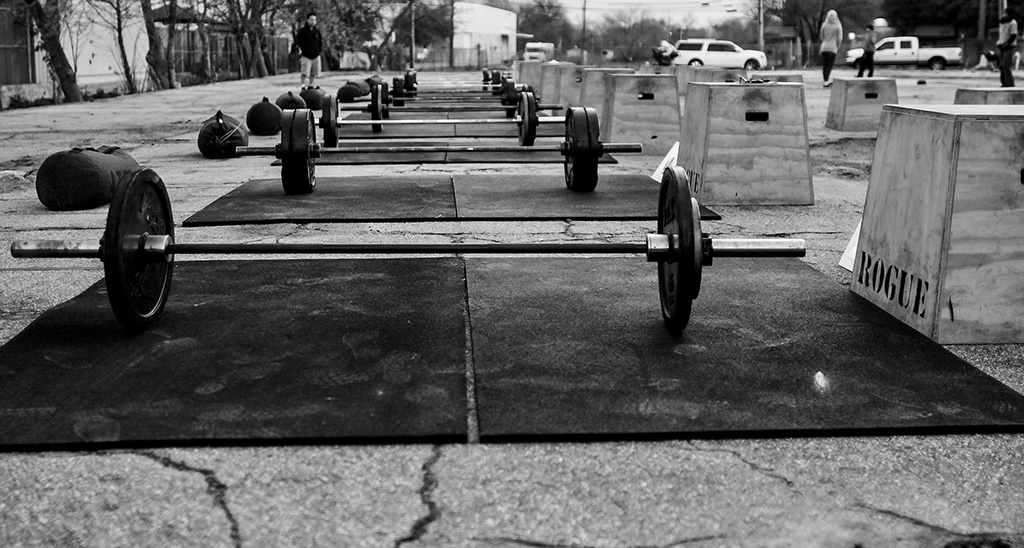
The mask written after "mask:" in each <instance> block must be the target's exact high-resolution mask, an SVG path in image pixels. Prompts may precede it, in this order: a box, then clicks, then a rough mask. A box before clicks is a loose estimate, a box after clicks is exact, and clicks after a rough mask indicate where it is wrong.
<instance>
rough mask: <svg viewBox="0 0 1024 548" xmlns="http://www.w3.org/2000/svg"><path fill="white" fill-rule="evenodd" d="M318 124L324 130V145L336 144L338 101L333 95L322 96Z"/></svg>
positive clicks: (334, 145) (333, 145) (331, 145)
mask: <svg viewBox="0 0 1024 548" xmlns="http://www.w3.org/2000/svg"><path fill="white" fill-rule="evenodd" d="M320 125H321V126H322V128H323V130H324V131H323V136H324V139H323V140H324V146H328V147H336V146H338V101H336V100H335V99H334V97H324V102H323V107H322V109H321V112H320Z"/></svg>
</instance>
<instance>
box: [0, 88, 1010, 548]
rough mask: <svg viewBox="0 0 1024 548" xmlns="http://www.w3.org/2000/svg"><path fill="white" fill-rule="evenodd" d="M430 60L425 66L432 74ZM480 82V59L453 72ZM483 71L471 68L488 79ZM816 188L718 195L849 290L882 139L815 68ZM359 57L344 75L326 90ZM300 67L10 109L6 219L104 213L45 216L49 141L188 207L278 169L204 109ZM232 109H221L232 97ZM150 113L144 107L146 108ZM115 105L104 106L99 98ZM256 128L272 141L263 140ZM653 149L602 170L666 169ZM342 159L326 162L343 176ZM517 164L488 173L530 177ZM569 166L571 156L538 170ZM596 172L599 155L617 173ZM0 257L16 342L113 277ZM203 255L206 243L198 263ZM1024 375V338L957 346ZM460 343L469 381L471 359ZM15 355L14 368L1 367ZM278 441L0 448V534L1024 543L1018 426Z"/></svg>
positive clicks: (277, 234) (578, 225)
mask: <svg viewBox="0 0 1024 548" xmlns="http://www.w3.org/2000/svg"><path fill="white" fill-rule="evenodd" d="M429 75H430V74H429V73H424V74H423V77H426V76H429ZM454 76H456V77H458V76H465V77H471V75H469V74H464V75H458V74H456V75H454ZM472 76H475V73H473V74H472ZM804 76H805V79H806V81H807V82H808V83H807V101H808V105H807V106H808V114H809V132H810V138H811V142H812V147H811V154H812V162H814V164H815V166H816V168H815V175H814V183H815V195H816V204H815V205H814V206H810V207H803V206H801V207H777V208H757V207H721V208H715V209H716V211H719V212H720V213H722V215H723V217H724V218H725V221H723V222H708V223H705V225H704V228H705V230H707V231H712V232H713V233H715V234H721V235H737V234H752V235H766V236H767V235H773V236H778V235H791V234H792V235H798V236H801V237H804V238H806V239H807V241H808V247H809V251H808V256H807V257H806V258H805V259H804V260H805V261H806V262H807V263H809V264H811V265H812V266H814V267H815V268H817V269H818V270H820V271H821V272H823V273H825V274H826V275H828V276H831V277H833V278H835V280H836V281H837V283H847V284H848V283H849V273H848V272H846V271H844V270H842V269H841V268H839V267H837V266H836V262H837V261H838V259H839V256H840V255H841V254H842V251H843V249H844V248H845V246H846V243H847V241H848V240H849V237H850V234H851V232H852V230H853V227H854V226H855V225H856V222H857V220H858V219H859V216H860V214H861V213H862V204H863V199H864V192H865V189H866V181H867V173H868V172H869V170H870V158H868V161H867V162H866V163H865V160H864V158H865V154H866V153H867V152H866V151H868V150H869V149H870V148H871V147H872V146H873V143H872V140H871V135H861V134H855V135H852V136H851V135H848V134H843V133H839V132H833V131H830V130H826V129H825V128H824V119H825V110H826V106H827V102H828V90H823V89H821V82H820V78H821V76H820V73H816V72H814V71H806V72H805V73H804ZM353 77H354V76H353V75H349V74H328V75H326V78H325V79H324V86H325V87H326V88H330V87H331V86H336V85H340V83H341V82H343V81H344V80H347V79H351V78H353ZM898 78H899V80H898V83H899V86H900V91H901V93H903V92H904V91H905V90H908V89H909V90H910V91H911V92H912V93H913V94H914V97H913V98H914V100H915V101H918V102H925V103H927V102H932V103H937V102H943V101H945V102H949V101H950V100H951V98H952V96H953V93H954V91H955V89H956V88H957V87H960V86H963V85H972V86H991V85H994V80H993V78H992V76H991V75H988V74H982V75H979V74H969V75H968V74H967V73H961V72H960V71H947V72H946V73H942V74H936V73H929V74H928V82H929V83H928V85H927V86H918V85H916V80H917V79H918V78H919V75H918V74H916V73H913V72H908V73H907V74H904V75H902V76H898ZM254 86H259V87H260V88H262V89H265V91H264V92H262V93H261V94H259V95H260V96H262V95H263V94H266V95H268V96H276V94H279V93H281V92H283V91H285V90H287V89H289V88H292V87H294V82H293V75H284V76H276V77H272V78H268V79H265V80H262V81H247V82H225V83H219V84H214V85H211V86H200V87H198V88H183V89H179V90H173V91H167V92H161V93H159V94H146V95H140V96H134V97H122V98H118V99H111V100H105V101H99V102H96V103H88V104H82V105H64V106H60V107H46V108H38V109H29V110H18V111H5V112H0V141H2V142H3V143H4V148H3V149H2V150H0V171H5V170H6V171H10V172H14V173H15V174H16V175H17V177H14V176H11V177H10V178H9V179H7V178H3V179H0V180H2V181H11V182H9V183H8V182H4V183H0V184H2V185H3V186H2V187H0V236H2V239H3V240H5V241H8V240H11V239H13V238H15V237H26V238H35V237H40V238H65V237H66V238H75V239H80V238H83V237H87V236H88V235H90V234H94V233H96V230H97V228H96V227H99V226H102V224H103V222H104V219H105V215H106V209H105V208H98V209H97V210H90V211H85V212H68V213H60V214H58V213H52V212H48V211H46V210H44V209H42V207H41V206H40V205H39V204H38V201H37V200H36V198H35V195H34V189H33V188H32V185H31V177H32V174H33V173H34V171H35V169H36V168H37V167H38V165H39V163H40V162H41V161H42V160H43V159H44V158H45V157H46V156H47V155H48V154H49V153H50V152H52V151H55V150H61V149H65V148H67V147H68V146H72V145H94V146H95V145H100V144H119V145H121V146H123V147H124V148H126V149H128V150H129V151H130V152H131V153H132V155H133V156H134V157H135V158H136V159H137V160H139V162H140V163H142V164H144V165H147V166H149V167H152V168H154V169H156V170H157V171H158V172H159V173H160V174H161V175H162V177H163V178H164V180H165V182H167V184H168V187H169V192H170V194H171V196H172V199H173V200H174V206H175V215H176V217H177V220H178V221H179V223H180V221H181V220H182V219H184V218H186V217H187V216H189V215H191V214H192V213H194V212H196V211H198V210H199V209H202V208H203V207H205V206H206V205H207V204H209V203H210V202H212V201H213V200H214V199H216V198H217V197H219V196H221V195H223V194H224V193H226V192H228V191H229V190H231V189H233V188H234V187H235V186H236V185H237V184H238V183H239V182H241V181H243V180H246V179H249V178H254V177H267V167H266V165H265V164H266V163H267V162H262V161H253V162H248V163H241V162H232V161H204V160H201V159H199V158H198V157H197V156H196V155H195V131H196V129H197V127H198V123H199V122H201V121H202V120H204V119H206V118H207V117H209V116H210V114H211V113H212V112H214V111H215V110H217V109H218V108H224V109H225V112H227V113H229V114H232V115H235V116H238V115H239V114H242V113H244V111H245V109H246V108H247V107H248V104H249V102H250V101H252V100H256V99H258V97H255V96H254V94H253V93H252V91H251V90H252V88H253V87H254ZM223 103H227V104H223ZM140 112H142V113H145V114H146V117H141V116H140ZM101 114H102V115H101ZM253 143H254V144H259V142H257V140H255V139H254V141H253ZM658 160H660V158H642V159H632V158H622V163H621V164H620V165H618V166H609V167H608V169H613V170H624V171H640V172H644V173H646V172H649V170H651V169H653V166H654V165H656V164H657V162H658ZM472 168H473V166H452V165H442V166H426V167H421V166H410V165H401V166H349V167H344V168H335V171H333V172H329V173H330V174H333V175H340V174H344V175H352V176H358V175H361V174H372V175H379V174H381V173H412V172H416V171H427V170H429V171H431V172H449V173H466V172H467V171H469V170H471V169H472ZM327 169H328V168H324V170H325V171H327ZM520 169H522V168H521V166H515V165H501V166H497V167H494V168H493V169H488V172H495V173H515V172H516V171H517V170H520ZM530 169H531V170H537V171H542V170H545V172H550V173H560V172H561V167H560V166H531V167H530ZM602 169H605V168H604V167H603V168H602ZM649 225H650V223H646V222H592V221H589V222H588V221H576V222H561V221H557V222H541V221H531V222H524V223H483V222H472V223H457V222H442V221H438V222H428V223H415V224H403V223H381V224H372V225H371V224H358V223H357V224H351V225H331V224H309V225H257V226H234V227H216V228H197V229H192V228H181V229H178V230H177V238H178V240H179V241H181V242H195V241H210V242H224V241H240V240H241V241H246V242H273V241H290V242H301V241H322V240H323V239H324V238H330V239H331V240H333V241H339V242H349V241H359V242H394V243H399V242H411V241H431V242H446V241H457V242H463V241H465V242H473V241H560V240H565V239H572V240H577V241H633V240H636V239H637V238H639V237H642V235H643V234H644V233H646V232H647V230H649V229H650V226H649ZM3 255H5V254H0V287H3V288H4V289H3V290H2V292H0V342H6V341H7V340H9V339H10V338H11V337H13V336H14V335H15V334H17V333H18V332H19V331H20V330H21V329H23V328H24V327H25V326H26V325H28V323H29V322H31V321H32V319H34V318H35V317H36V316H37V315H38V314H39V313H41V312H42V311H43V310H45V309H47V308H48V307H50V306H53V305H56V304H59V303H61V302H63V301H65V300H67V299H68V298H70V297H72V296H74V295H76V294H78V293H79V292H81V291H82V290H84V289H85V288H86V287H88V286H89V285H91V284H92V283H94V282H96V281H97V280H99V279H100V277H101V276H102V270H101V269H100V267H99V266H98V265H96V264H93V263H91V262H88V261H73V262H71V263H68V262H61V261H52V260H41V261H38V262H34V263H32V264H31V265H26V264H25V263H22V262H18V261H16V260H14V259H12V258H10V257H6V256H3ZM197 259H202V257H197ZM950 349H951V350H952V351H954V352H955V353H957V354H958V355H961V356H963V357H964V358H965V359H967V360H968V361H969V362H971V363H972V364H974V365H975V366H977V367H979V368H980V369H982V370H983V371H985V372H987V373H989V374H990V375H993V376H995V377H996V378H998V379H999V380H1000V381H1002V382H1004V383H1005V384H1007V385H1008V386H1010V387H1012V388H1014V389H1015V390H1017V391H1018V392H1020V391H1024V372H1022V363H1024V360H1022V359H1021V357H1022V355H1024V352H1022V348H1021V346H1020V345H993V346H984V347H978V346H970V345H961V346H956V347H950ZM472 365H473V364H472V359H471V349H467V375H469V374H470V373H471V368H472ZM2 375H3V364H0V379H2ZM468 391H469V392H470V396H471V398H470V404H469V407H470V409H469V411H468V413H467V422H468V424H469V425H470V430H471V434H470V443H468V444H454V445H376V446H345V445H326V444H325V445H309V446H299V445H282V446H276V447H275V446H260V447H193V448H175V447H162V448H155V449H147V450H104V451H81V452H58V451H18V450H16V449H10V450H8V451H7V452H3V453H0V488H2V491H3V496H2V497H0V546H4V547H7V546H11V547H21V546H26V547H33V546H103V547H121V546H125V547H128V546H130V547H150V546H152V547H179V546H180V547H191V546H196V547H199V546H201V547H220V546H225V547H242V546H245V547H256V546H259V547H288V546H296V547H299V546H302V547H309V546H345V547H349V546H351V547H364V546H365V547H395V546H402V547H443V546H444V547H447V546H453V547H473V548H478V547H479V548H483V547H486V548H492V547H499V548H500V547H510V548H511V547H523V546H527V547H573V548H583V547H609V548H612V547H614V548H628V547H670V546H686V547H701V548H703V547H718V546H738V547H762V546H767V547H774V546H779V547H782V546H806V547H825V548H830V547H836V548H840V547H844V548H853V547H856V546H860V547H864V548H868V547H917V546H928V547H932V546H934V547H945V548H954V547H965V548H966V547H982V546H984V547H1024V459H1021V458H1020V456H1021V455H1022V454H1024V436H1021V435H991V434H986V435H981V434H979V435H973V436H968V435H961V436H936V435H931V436H877V437H875V436H862V437H833V438H830V437H809V438H784V439H730V440H697V439H694V440H678V441H663V442H602V443H545V444H479V443H476V441H477V440H478V437H474V436H473V431H474V429H475V428H476V426H475V424H476V423H475V420H476V417H475V416H474V415H473V412H472V409H474V402H473V400H472V396H473V395H472V391H473V387H472V385H470V386H468Z"/></svg>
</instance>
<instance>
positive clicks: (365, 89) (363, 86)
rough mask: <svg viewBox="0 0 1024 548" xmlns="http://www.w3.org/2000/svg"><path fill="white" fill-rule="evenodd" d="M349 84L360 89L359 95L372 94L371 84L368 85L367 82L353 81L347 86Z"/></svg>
mask: <svg viewBox="0 0 1024 548" xmlns="http://www.w3.org/2000/svg"><path fill="white" fill-rule="evenodd" d="M348 84H355V85H356V86H357V87H358V88H359V95H360V96H365V95H369V94H370V84H368V83H367V82H366V80H351V81H349V82H347V83H346V84H345V85H348Z"/></svg>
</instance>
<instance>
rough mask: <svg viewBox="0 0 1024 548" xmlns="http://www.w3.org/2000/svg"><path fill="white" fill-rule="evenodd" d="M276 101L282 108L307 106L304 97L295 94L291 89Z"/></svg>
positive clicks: (291, 108) (293, 108) (292, 108)
mask: <svg viewBox="0 0 1024 548" xmlns="http://www.w3.org/2000/svg"><path fill="white" fill-rule="evenodd" d="M274 103H276V104H277V106H279V107H281V110H295V109H300V108H306V101H304V100H303V99H302V97H300V96H298V95H295V94H294V93H292V92H290V91H289V92H288V93H282V94H281V95H280V96H278V98H277V100H276V101H274Z"/></svg>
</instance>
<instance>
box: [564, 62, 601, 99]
mask: <svg viewBox="0 0 1024 548" xmlns="http://www.w3.org/2000/svg"><path fill="white" fill-rule="evenodd" d="M590 68H595V67H594V66H593V65H576V66H568V67H565V68H564V69H562V77H561V85H560V86H559V87H558V99H557V101H556V102H557V103H558V104H560V105H562V106H563V107H578V106H581V104H582V103H580V88H582V87H583V75H584V74H585V71H586V70H587V69H590Z"/></svg>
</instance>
